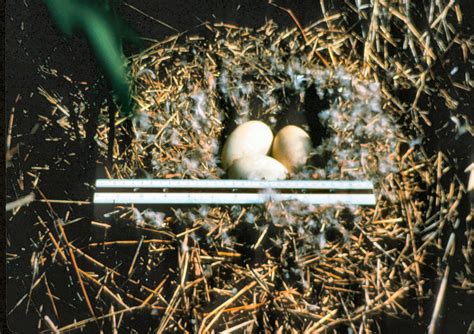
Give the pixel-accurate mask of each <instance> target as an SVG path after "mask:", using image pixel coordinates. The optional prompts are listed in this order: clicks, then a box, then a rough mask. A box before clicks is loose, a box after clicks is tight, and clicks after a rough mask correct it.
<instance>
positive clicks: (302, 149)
mask: <svg viewBox="0 0 474 334" xmlns="http://www.w3.org/2000/svg"><path fill="white" fill-rule="evenodd" d="M311 146H312V145H311V138H310V137H309V135H308V134H307V133H306V132H305V131H304V130H303V129H301V128H300V127H297V126H295V125H287V126H285V127H284V128H282V129H281V130H280V131H278V133H277V135H276V136H275V140H274V141H273V145H272V156H273V157H274V158H275V159H277V160H278V161H280V162H281V163H282V164H283V165H284V166H285V167H286V168H287V169H288V171H290V173H291V172H293V171H294V170H295V168H298V167H301V166H304V165H305V164H306V161H307V160H308V157H309V153H310V151H311Z"/></svg>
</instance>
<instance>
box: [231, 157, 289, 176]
mask: <svg viewBox="0 0 474 334" xmlns="http://www.w3.org/2000/svg"><path fill="white" fill-rule="evenodd" d="M287 175H288V170H287V169H286V167H285V166H283V165H282V164H281V163H280V162H278V161H277V160H275V159H273V158H272V157H269V156H266V155H252V156H246V157H242V158H239V159H236V160H235V161H234V163H233V164H232V165H231V166H230V168H229V170H228V176H229V178H230V179H244V180H268V181H270V180H284V179H285V178H286V177H287Z"/></svg>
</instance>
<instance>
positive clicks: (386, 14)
mask: <svg viewBox="0 0 474 334" xmlns="http://www.w3.org/2000/svg"><path fill="white" fill-rule="evenodd" d="M346 4H347V8H345V10H342V9H341V11H340V12H339V13H329V12H327V13H324V14H325V15H324V19H323V20H321V21H319V22H315V23H314V24H312V25H310V26H308V27H301V25H300V24H299V23H298V22H297V18H296V17H294V15H292V13H291V12H289V14H290V15H291V16H292V18H293V19H294V20H295V28H293V29H289V30H282V29H279V28H278V27H277V26H276V25H275V24H274V23H273V22H271V21H270V22H268V23H267V24H265V25H264V26H263V27H262V28H260V29H257V30H251V29H246V28H241V27H235V26H231V25H226V24H205V25H204V27H205V28H206V29H208V30H209V31H210V32H211V34H212V35H213V36H214V37H213V39H209V40H204V39H203V38H201V37H199V36H189V35H177V36H175V37H171V38H169V39H168V40H166V41H163V42H162V43H159V44H157V45H154V46H153V47H151V48H150V49H148V50H146V51H144V52H143V53H141V54H139V55H136V56H134V57H132V59H131V64H132V72H133V74H134V78H135V79H136V87H137V91H136V94H135V99H136V102H137V104H138V106H139V111H138V112H139V113H138V116H137V117H136V118H135V119H134V120H133V122H132V128H133V138H132V139H131V144H130V145H129V146H127V147H123V145H121V143H122V142H123V140H124V139H125V138H126V137H127V136H129V132H128V130H126V129H125V127H124V125H125V124H126V123H127V122H128V120H126V119H118V120H117V122H116V129H115V131H116V138H115V140H116V141H115V142H114V145H113V152H112V153H113V161H114V163H113V165H112V166H109V168H107V167H104V168H105V169H106V171H105V174H106V175H107V176H109V177H113V178H132V177H136V176H137V171H139V170H140V171H144V172H146V173H147V174H149V175H151V176H152V177H159V178H221V177H224V171H223V170H222V169H221V168H220V167H219V161H218V160H217V159H216V157H217V156H218V153H219V148H220V146H221V144H222V139H223V137H225V134H226V131H228V130H229V129H231V128H232V127H233V126H235V123H233V120H236V122H237V123H239V122H242V121H245V120H247V119H251V118H259V119H264V120H266V121H267V122H268V123H269V124H270V125H271V126H272V127H273V128H275V127H276V126H277V123H278V118H279V117H280V115H281V114H282V113H284V112H285V111H286V110H290V111H291V110H292V109H291V106H292V103H293V101H294V100H293V98H294V97H295V96H296V100H298V99H299V98H300V95H301V96H303V97H302V99H303V100H304V98H305V96H306V98H307V94H306V95H305V94H303V93H306V92H307V91H308V90H309V89H316V90H319V92H321V93H323V94H325V98H323V99H322V100H324V99H327V100H328V101H330V107H329V110H330V111H331V113H330V114H329V115H330V116H329V120H328V121H327V122H326V123H325V126H326V127H328V128H329V132H330V134H329V135H328V137H326V139H325V138H322V144H321V147H322V148H320V149H319V150H318V149H316V150H315V152H314V155H315V159H313V160H312V163H314V164H313V165H311V166H309V167H307V168H306V169H304V170H302V171H301V172H300V173H299V174H296V175H294V176H293V177H294V178H330V179H353V178H370V179H373V180H374V181H375V182H376V185H377V189H378V191H377V194H378V201H377V205H376V206H375V207H374V208H343V207H311V206H306V205H302V204H301V203H274V202H270V203H267V205H266V206H265V207H240V206H222V207H202V208H182V209H176V208H175V209H173V210H172V211H169V212H166V214H165V215H159V214H157V213H155V212H151V211H145V212H139V211H138V210H137V209H136V208H120V209H121V210H120V211H119V213H117V214H116V215H115V216H114V220H113V222H112V223H111V222H110V220H102V219H101V218H100V217H97V219H98V220H99V221H95V222H93V229H94V231H96V232H95V233H96V234H95V235H94V237H93V239H94V240H91V242H90V243H89V244H87V245H85V246H83V247H82V246H81V247H76V246H75V245H74V243H73V241H72V240H68V238H67V228H63V227H62V226H61V224H60V223H58V219H57V218H59V217H56V219H55V220H50V221H43V220H41V222H40V223H41V226H42V228H43V230H44V234H43V236H42V239H41V240H42V242H43V243H44V245H45V248H44V250H43V252H42V253H41V254H37V257H36V258H35V261H36V262H37V263H38V266H39V269H38V272H39V273H43V274H44V273H46V272H47V271H49V270H54V268H55V267H56V266H58V267H61V268H64V267H67V268H70V270H71V271H72V272H73V273H74V279H77V281H78V282H79V283H80V284H79V286H78V287H79V288H78V291H79V293H80V294H81V296H82V299H83V303H86V304H87V309H89V312H90V318H84V319H82V320H80V321H78V322H75V323H71V324H67V323H63V321H61V319H60V317H59V316H58V315H57V314H56V317H55V318H54V319H56V320H54V319H53V315H51V314H48V317H47V318H45V324H44V326H43V327H45V326H47V327H48V328H50V329H51V330H52V331H53V332H58V331H59V332H63V331H71V330H74V329H79V328H82V327H85V326H93V325H94V324H96V325H98V326H99V327H101V326H106V328H112V329H113V330H114V331H117V330H118V329H120V328H130V327H133V326H136V324H135V323H134V322H133V321H134V319H138V320H137V321H141V322H142V323H141V324H140V326H143V328H146V329H147V330H150V331H152V330H153V331H156V330H157V331H158V332H172V331H177V332H200V333H207V332H225V333H231V332H242V331H243V332H254V331H257V330H258V329H260V330H264V331H265V332H268V333H270V332H278V333H286V332H301V331H304V332H308V333H319V332H331V331H333V330H339V331H341V330H343V329H344V328H351V329H352V331H353V332H370V331H377V329H378V322H379V319H380V315H381V314H385V315H388V316H394V317H411V316H412V315H413V314H418V315H419V316H422V315H423V313H426V312H431V310H426V309H424V308H423V306H422V305H423V303H422V302H423V300H426V299H427V298H431V297H432V295H431V293H430V291H429V289H430V285H429V284H428V283H429V282H428V281H429V280H430V279H431V277H433V276H434V275H440V276H441V275H443V277H447V276H448V275H449V274H450V270H449V259H450V257H451V256H453V253H454V251H455V242H456V241H455V239H456V237H455V234H456V231H457V230H458V229H459V228H463V227H464V224H461V220H464V219H465V217H463V216H462V213H460V211H459V207H460V205H461V203H462V201H464V200H465V199H466V194H465V187H464V185H463V184H462V183H461V181H460V179H459V178H458V176H457V175H455V174H453V169H454V168H455V166H454V164H455V162H454V161H453V159H452V158H451V157H449V153H447V152H443V151H438V152H435V153H434V154H433V153H432V149H429V148H427V147H428V146H429V145H428V144H427V143H428V142H427V137H429V136H431V135H432V132H430V131H431V130H430V127H431V126H432V123H433V120H432V118H433V115H432V114H431V113H430V110H431V109H430V104H429V102H428V101H432V99H433V95H436V94H439V96H440V99H442V101H444V103H445V107H446V108H445V112H446V113H450V114H449V115H450V117H451V118H450V117H445V119H447V120H450V119H451V120H452V117H454V118H455V119H456V120H457V121H452V122H453V124H454V125H455V128H454V131H455V132H456V133H458V134H459V133H460V132H462V131H469V132H470V133H471V134H473V131H472V124H470V123H469V122H468V120H467V118H466V117H465V116H464V115H462V114H461V113H458V112H457V104H458V103H459V101H458V100H457V93H456V91H457V90H459V89H461V90H468V91H470V90H471V87H472V81H470V79H469V77H468V74H466V75H465V77H464V78H462V77H461V79H460V80H458V81H455V80H454V79H452V78H453V77H452V76H449V74H448V78H450V79H449V80H450V81H449V82H446V78H445V76H446V75H445V74H446V73H443V72H442V71H441V70H440V68H442V69H443V70H444V71H445V69H444V65H443V63H442V60H443V59H444V53H445V52H447V50H449V49H451V50H454V49H455V50H456V52H457V53H458V54H460V55H462V58H460V59H459V60H458V61H460V62H466V61H467V60H468V59H469V57H471V56H472V46H473V45H472V39H467V38H464V37H463V36H462V35H460V34H458V33H457V32H456V28H455V26H456V25H457V24H458V22H459V21H460V20H461V18H462V11H461V9H460V8H459V5H458V4H457V3H456V1H449V2H447V1H431V7H430V8H428V14H427V15H428V17H427V18H426V19H427V20H428V24H429V27H430V29H429V30H428V29H426V25H424V24H421V23H420V22H419V21H416V22H417V23H415V21H414V19H413V17H412V16H413V15H418V16H420V15H421V17H423V15H422V14H420V13H418V12H416V11H414V10H409V11H408V10H407V8H409V6H410V1H396V2H390V3H389V2H385V1H383V0H375V1H374V2H373V5H372V6H365V7H364V8H357V6H356V5H355V4H354V3H352V2H349V1H347V2H346ZM411 6H414V4H411ZM421 10H422V9H421ZM354 15H355V16H357V17H359V22H358V23H357V24H356V25H349V24H348V18H349V17H352V16H354ZM359 24H360V26H359ZM423 27H425V28H423ZM440 63H441V65H440ZM440 66H441V67H440ZM342 69H343V70H342ZM440 71H441V72H440ZM301 80H303V81H301ZM373 83H378V85H376V86H373V85H372V86H371V84H373ZM314 87H315V88H314ZM370 87H375V88H373V89H374V91H371V89H370ZM339 88H341V90H340V91H338V89H339ZM342 88H344V89H345V90H344V89H342ZM401 90H406V91H410V92H411V95H409V96H408V97H407V98H403V96H402V97H401V95H403V94H400V91H401ZM345 91H346V92H348V93H347V94H348V95H346V96H345V97H344V94H343V93H344V92H345ZM43 94H44V95H45V96H47V97H48V98H49V100H50V101H51V103H52V104H53V105H55V110H56V109H57V110H59V112H62V113H63V114H64V115H65V116H67V109H64V108H62V107H61V105H60V103H58V101H57V100H56V99H55V98H53V97H52V96H50V95H49V94H48V93H47V92H46V91H43ZM298 101H299V100H298ZM371 102H374V103H380V106H381V109H380V110H379V109H378V107H377V106H371V107H364V106H366V105H368V104H370V103H371ZM303 104H304V101H303ZM364 108H366V109H364ZM298 110H299V109H298ZM298 110H295V111H291V112H299V111H298ZM360 110H362V111H360ZM357 112H361V113H362V115H363V116H372V117H373V118H369V119H368V118H367V117H360V118H355V117H353V115H354V114H355V113H357ZM117 115H118V113H117ZM56 116H57V114H56ZM117 117H118V116H117ZM331 117H332V118H331ZM334 117H341V120H340V122H339V123H337V122H336V121H335V120H334ZM61 119H63V121H64V122H63V123H61V122H58V124H59V125H61V124H66V123H65V122H66V120H67V118H63V117H62V118H61ZM453 124H451V125H450V126H454V125H453ZM438 125H439V124H437V123H436V124H435V126H438ZM64 126H66V127H67V126H68V125H64ZM441 126H444V124H441ZM380 129H382V132H381V133H378V132H377V131H380ZM109 131H110V129H109V128H108V123H107V122H102V123H100V124H99V127H98V131H97V142H98V144H99V151H100V157H99V160H100V163H105V161H106V160H107V154H108V153H109V152H108V151H107V147H108V144H109V143H108V138H109V136H108V134H109ZM427 132H428V133H427ZM367 136H368V138H366V137H367ZM335 138H338V141H337V142H335V141H334V140H335ZM363 138H365V141H364V140H363ZM342 151H344V152H345V155H344V156H343V155H342V154H341V152H342ZM328 152H329V153H330V154H329V153H328ZM318 156H320V157H321V156H323V157H324V161H323V162H321V161H320V160H318V158H317V157H318ZM43 201H45V202H46V204H47V205H49V206H50V210H51V212H52V215H53V216H54V210H53V207H52V206H51V204H50V203H49V202H48V199H46V198H43ZM71 214H72V215H74V213H71ZM113 224H117V225H120V226H122V225H123V226H124V227H123V230H121V231H122V232H121V234H117V233H115V234H113V233H110V232H109V230H112V229H113V228H112V227H111V225H113ZM468 232H469V230H468ZM467 239H468V241H467V244H466V245H465V249H466V251H465V254H466V256H465V258H466V263H468V261H469V259H470V258H471V256H472V255H471V253H470V251H469V247H470V246H469V245H470V244H471V243H472V233H470V234H468V238H467ZM471 249H472V248H471ZM45 259H47V260H45ZM45 263H48V264H50V266H49V267H47V268H46V267H45V266H42V265H41V264H45ZM457 275H458V278H459V281H460V284H459V287H460V288H463V289H467V290H469V289H470V291H472V272H470V271H469V270H468V269H467V266H466V271H465V272H463V273H457ZM459 275H461V276H459ZM37 280H38V281H37V282H38V284H40V282H44V284H46V285H47V286H48V289H47V291H48V295H49V299H50V302H51V304H52V305H53V306H54V307H53V309H56V306H55V303H56V300H57V298H60V296H57V297H56V296H54V293H55V292H54V290H52V289H51V287H50V286H49V285H48V283H47V281H46V276H45V275H41V274H38V276H37ZM42 284H43V283H42ZM35 286H36V285H35V284H34V285H32V287H31V289H34V288H35ZM445 289H446V284H444V283H443V284H441V288H440V289H439V291H437V292H436V293H437V297H436V300H437V301H439V304H440V306H441V304H442V301H443V296H444V294H445ZM413 300H416V301H417V302H416V303H413ZM409 301H411V302H409ZM439 311H440V307H435V309H434V312H433V315H432V316H433V321H432V325H431V327H430V329H431V330H432V331H434V329H435V324H436V320H437V317H438V315H439V314H438V313H439ZM55 321H57V322H58V323H59V324H58V323H56V324H55V323H54V322H55ZM45 328H46V327H45ZM104 328H105V327H104Z"/></svg>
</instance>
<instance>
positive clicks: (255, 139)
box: [221, 121, 273, 169]
mask: <svg viewBox="0 0 474 334" xmlns="http://www.w3.org/2000/svg"><path fill="white" fill-rule="evenodd" d="M272 141H273V133H272V130H271V129H270V128H269V127H268V125H266V124H265V123H263V122H260V121H249V122H246V123H243V124H241V125H239V126H238V127H237V128H236V129H235V130H234V131H233V132H232V133H231V134H230V136H229V137H228V138H227V140H226V142H225V144H224V148H223V149H222V154H221V161H222V166H223V167H224V169H227V168H229V167H230V166H231V165H232V163H233V162H234V160H237V159H239V158H242V157H245V156H248V155H250V156H251V155H266V154H268V152H269V151H270V149H271V146H272Z"/></svg>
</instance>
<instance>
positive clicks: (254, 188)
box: [94, 179, 376, 206]
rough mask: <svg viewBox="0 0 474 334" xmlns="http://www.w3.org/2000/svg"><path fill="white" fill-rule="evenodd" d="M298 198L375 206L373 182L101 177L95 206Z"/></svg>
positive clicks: (241, 202) (220, 202)
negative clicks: (123, 178) (122, 178)
mask: <svg viewBox="0 0 474 334" xmlns="http://www.w3.org/2000/svg"><path fill="white" fill-rule="evenodd" d="M269 200H275V201H290V200H297V201H301V202H305V203H308V204H315V205H326V204H327V205H334V204H348V205H365V206H373V205H375V202H376V200H375V194H374V188H373V184H372V182H370V181H345V180H340V181H332V180H284V181H254V180H176V179H127V180H119V179H98V180H97V181H96V193H95V194H94V204H96V205H118V204H122V205H126V204H135V205H145V204H148V205H170V206H173V205H196V204H209V205H211V204H215V205H224V204H241V205H251V204H263V203H265V202H267V201H269Z"/></svg>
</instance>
